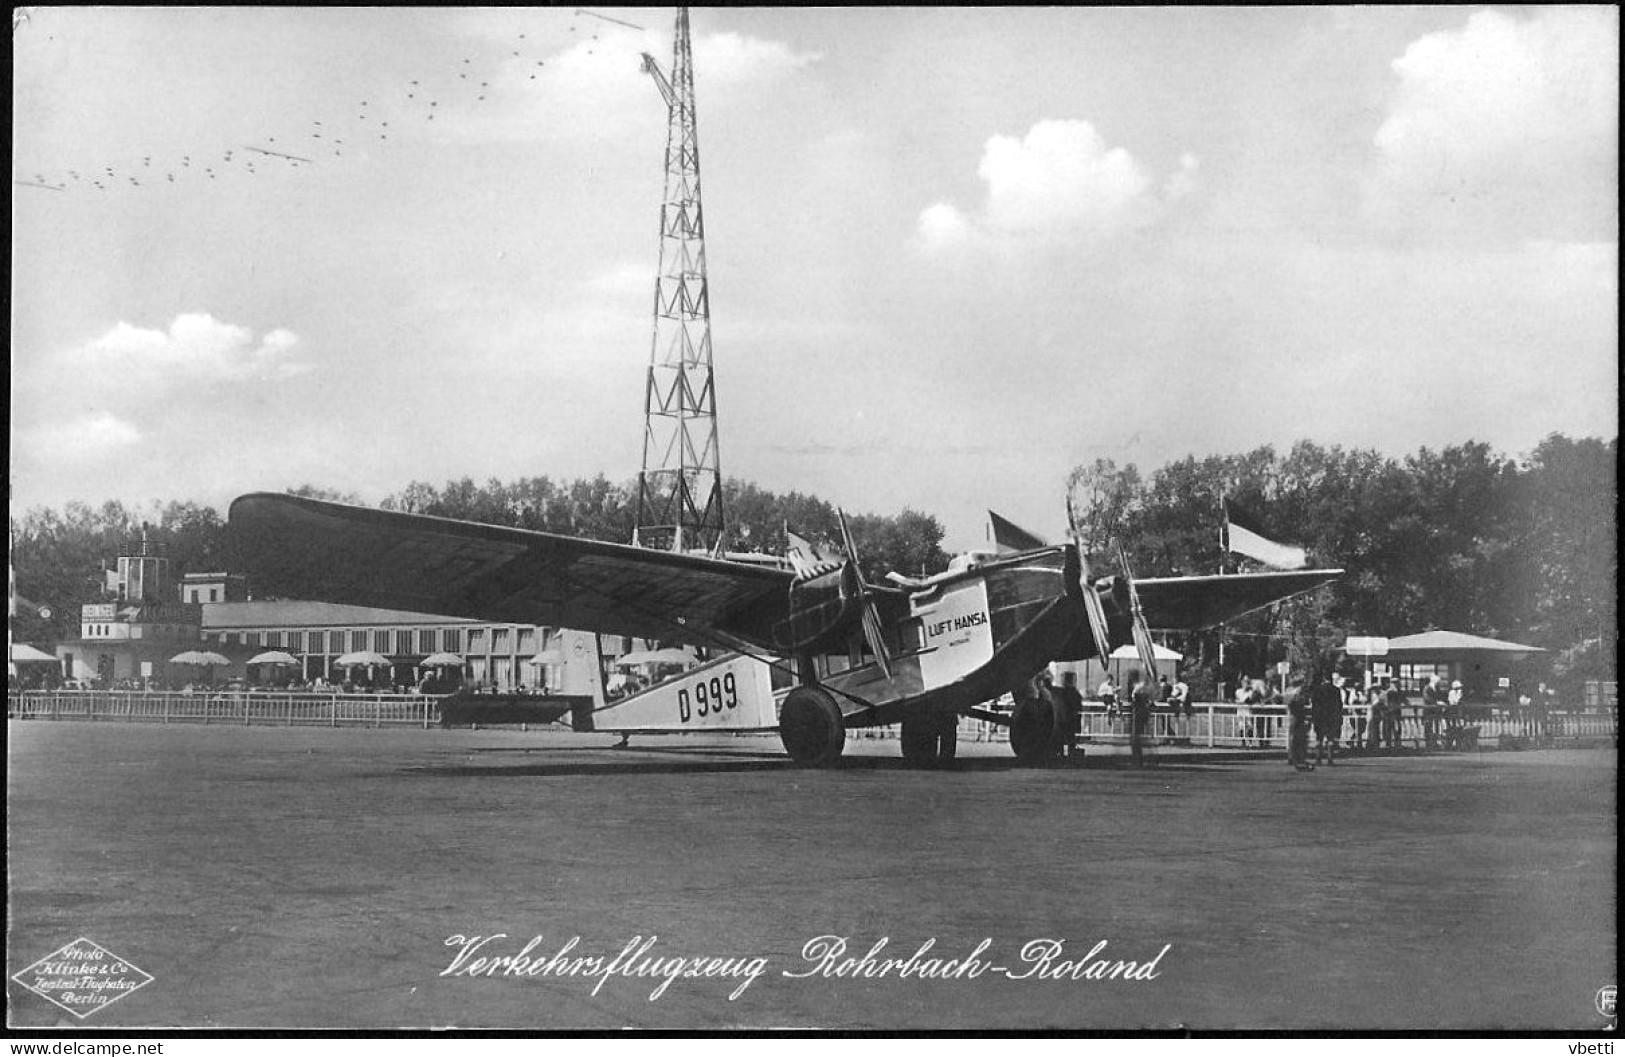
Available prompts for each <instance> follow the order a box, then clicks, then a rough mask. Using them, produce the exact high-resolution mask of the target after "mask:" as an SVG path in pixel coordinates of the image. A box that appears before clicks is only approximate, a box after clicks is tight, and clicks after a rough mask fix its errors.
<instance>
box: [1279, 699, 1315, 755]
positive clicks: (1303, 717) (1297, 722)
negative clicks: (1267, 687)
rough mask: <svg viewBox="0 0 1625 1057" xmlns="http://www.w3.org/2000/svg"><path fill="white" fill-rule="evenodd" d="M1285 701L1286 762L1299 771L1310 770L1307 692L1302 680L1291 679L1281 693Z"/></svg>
mask: <svg viewBox="0 0 1625 1057" xmlns="http://www.w3.org/2000/svg"><path fill="white" fill-rule="evenodd" d="M1282 696H1283V698H1284V700H1285V701H1286V714H1287V716H1288V717H1289V720H1290V726H1289V727H1288V730H1287V739H1286V762H1287V763H1290V764H1291V765H1292V766H1293V767H1296V768H1297V769H1298V770H1300V771H1312V770H1314V769H1315V765H1314V764H1312V763H1310V762H1309V694H1308V693H1307V692H1306V691H1305V690H1304V688H1303V682H1302V681H1301V680H1299V679H1293V680H1292V682H1291V684H1290V685H1289V686H1288V687H1287V690H1286V693H1285V694H1284V695H1282Z"/></svg>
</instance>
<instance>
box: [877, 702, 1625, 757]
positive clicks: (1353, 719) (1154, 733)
mask: <svg viewBox="0 0 1625 1057" xmlns="http://www.w3.org/2000/svg"><path fill="white" fill-rule="evenodd" d="M1129 722H1130V721H1129V717H1128V715H1127V713H1126V711H1125V712H1124V713H1121V714H1119V715H1115V716H1111V715H1107V714H1106V712H1105V711H1104V710H1103V709H1101V708H1100V707H1099V706H1098V705H1095V706H1094V707H1092V708H1091V707H1090V706H1089V705H1088V704H1086V705H1085V706H1084V713H1083V722H1082V724H1081V726H1082V731H1081V740H1082V741H1084V742H1100V743H1105V744H1124V745H1126V744H1128V743H1129V740H1130V733H1131V732H1130V729H1129ZM1428 726H1429V724H1428V723H1427V722H1425V721H1424V720H1423V717H1422V713H1421V709H1418V708H1407V709H1406V710H1405V712H1404V713H1403V714H1402V716H1401V719H1400V724H1399V730H1398V732H1397V733H1398V736H1399V746H1400V747H1402V748H1415V749H1422V748H1451V747H1460V748H1466V747H1471V746H1473V745H1476V744H1481V743H1483V742H1485V741H1490V742H1499V741H1501V740H1503V739H1511V738H1517V739H1519V740H1520V741H1523V742H1527V743H1531V744H1543V743H1547V742H1551V741H1553V740H1555V739H1573V738H1615V737H1618V735H1619V716H1618V713H1617V712H1584V713H1555V714H1551V715H1548V716H1546V717H1545V719H1544V721H1539V720H1536V719H1535V718H1533V717H1529V716H1522V717H1520V716H1511V715H1496V716H1493V717H1490V718H1478V719H1471V720H1468V721H1466V722H1465V723H1462V724H1460V728H1461V729H1462V730H1464V731H1469V732H1471V734H1470V735H1467V734H1458V733H1452V730H1451V728H1450V727H1449V725H1448V724H1446V722H1445V721H1444V720H1443V719H1439V720H1436V721H1435V722H1434V723H1433V727H1434V729H1433V731H1432V735H1431V737H1430V735H1429V731H1428ZM1290 732H1291V720H1290V718H1289V717H1288V716H1287V714H1286V708H1285V706H1282V705H1251V706H1249V705H1224V704H1217V703H1203V704H1196V705H1193V706H1192V707H1191V711H1190V712H1188V713H1186V712H1176V711H1174V710H1172V709H1167V708H1158V709H1155V710H1153V711H1152V713H1151V725H1150V728H1149V729H1148V730H1147V731H1146V739H1147V741H1148V742H1150V743H1152V744H1162V745H1192V746H1196V747H1206V748H1223V749H1280V750H1282V751H1285V749H1286V745H1287V738H1288V736H1289V735H1290ZM853 735H854V736H856V737H863V738H882V739H884V738H896V737H897V736H898V728H897V727H896V726H895V725H894V726H889V727H869V728H866V729H863V730H859V731H854V732H853ZM959 736H960V737H961V738H962V739H964V740H967V741H993V742H1003V741H1008V740H1009V736H1010V735H1009V729H1008V728H1007V727H1002V726H999V725H998V724H995V723H988V722H986V721H985V720H979V719H972V718H970V717H969V716H962V717H960V720H959ZM1340 740H1341V742H1342V743H1343V744H1344V745H1345V746H1349V745H1355V744H1358V745H1362V746H1370V745H1371V744H1372V739H1371V730H1370V724H1369V722H1368V721H1367V718H1366V714H1365V711H1364V710H1363V709H1361V710H1360V711H1358V712H1355V711H1349V712H1346V713H1345V714H1344V716H1343V730H1342V736H1341V738H1340ZM1384 747H1387V746H1384Z"/></svg>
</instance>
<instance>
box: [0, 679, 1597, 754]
mask: <svg viewBox="0 0 1625 1057" xmlns="http://www.w3.org/2000/svg"><path fill="white" fill-rule="evenodd" d="M1006 703H1007V702H1006ZM6 706H7V707H6V712H7V715H8V716H11V717H16V718H22V719H80V720H102V721H108V722H131V723H204V724H225V725H231V724H235V725H237V726H306V727H309V726H320V727H424V728H427V727H433V726H437V725H438V724H439V723H440V698H438V697H434V696H429V695H421V694H309V693H304V694H296V693H277V692H274V691H262V690H247V691H243V690H236V691H225V692H219V693H196V692H195V693H190V694H186V693H158V692H151V691H148V692H142V691H109V690H56V691H27V692H24V693H11V694H8V695H7V697H6ZM1289 722H1290V721H1289V720H1288V717H1287V715H1286V709H1285V708H1284V707H1283V706H1280V705H1252V706H1247V705H1223V704H1197V705H1194V706H1192V709H1191V711H1190V712H1188V713H1186V712H1176V711H1174V710H1171V709H1167V708H1158V709H1156V710H1154V711H1153V712H1152V714H1151V726H1150V729H1149V730H1148V731H1147V732H1146V735H1147V739H1148V740H1149V741H1150V742H1151V743H1152V744H1163V745H1169V744H1173V745H1192V746H1198V747H1207V748H1228V749H1282V750H1284V749H1285V748H1286V743H1287V736H1288V733H1289ZM1431 725H1432V726H1433V728H1434V729H1433V731H1432V733H1431V736H1430V732H1429V730H1428V727H1429V723H1427V722H1425V721H1424V720H1423V718H1422V715H1421V710H1420V709H1416V708H1407V709H1406V710H1405V712H1404V714H1403V717H1402V718H1401V720H1400V729H1399V743H1400V745H1401V746H1402V747H1405V748H1430V747H1432V748H1447V747H1470V746H1471V745H1473V744H1478V743H1482V742H1485V741H1501V740H1504V739H1513V738H1516V739H1518V740H1519V741H1522V742H1525V743H1528V744H1537V745H1538V744H1545V743H1549V742H1552V741H1554V740H1556V739H1565V740H1566V739H1574V738H1617V737H1618V736H1619V714H1618V712H1617V711H1606V712H1558V713H1552V714H1549V715H1547V716H1545V717H1544V718H1543V719H1537V718H1536V717H1534V716H1531V715H1524V716H1515V715H1507V714H1497V715H1495V716H1493V717H1490V718H1487V719H1472V720H1469V721H1467V722H1466V723H1464V724H1462V725H1461V726H1462V728H1464V729H1465V730H1467V731H1471V732H1473V733H1472V736H1471V737H1470V738H1468V737H1463V736H1462V735H1459V734H1453V733H1452V731H1451V728H1450V727H1449V725H1448V724H1446V723H1445V721H1444V720H1442V719H1440V720H1436V721H1434V722H1433V723H1432V724H1431ZM959 734H960V737H961V738H963V739H964V740H966V741H993V742H1003V741H1008V740H1009V730H1008V728H1006V727H1002V726H999V725H998V724H995V723H988V722H986V721H984V720H979V719H972V718H970V717H968V716H962V717H960V720H959ZM1129 734H1130V731H1129V717H1128V716H1127V715H1126V714H1119V715H1116V716H1110V715H1107V714H1106V713H1105V712H1104V711H1103V710H1102V709H1101V708H1100V707H1099V706H1098V705H1095V706H1093V707H1090V706H1088V705H1086V706H1085V710H1084V713H1083V723H1082V738H1083V740H1084V741H1086V742H1089V741H1093V742H1102V743H1107V744H1112V743H1121V744H1127V743H1128V741H1129ZM853 736H855V737H860V738H882V739H884V738H896V737H897V736H898V728H897V727H896V726H895V725H893V726H889V727H868V728H864V729H862V730H857V731H854V732H853ZM1342 741H1343V743H1344V744H1345V745H1353V744H1360V745H1370V744H1371V743H1372V739H1371V731H1370V729H1369V725H1368V723H1367V720H1366V715H1365V712H1364V710H1363V709H1362V710H1359V711H1358V712H1355V711H1350V712H1346V713H1345V714H1344V717H1343V732H1342Z"/></svg>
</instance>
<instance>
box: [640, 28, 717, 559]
mask: <svg viewBox="0 0 1625 1057" xmlns="http://www.w3.org/2000/svg"><path fill="white" fill-rule="evenodd" d="M643 69H644V72H646V73H648V74H649V75H650V76H651V77H653V78H654V82H655V85H656V87H658V88H659V89H660V94H661V96H662V97H663V98H664V99H665V100H666V110H667V125H666V195H665V199H664V200H663V202H662V203H661V206H660V273H659V275H658V276H657V277H656V278H655V312H654V340H653V343H652V345H651V347H650V351H649V384H648V386H647V388H646V390H645V393H644V421H645V426H644V434H643V469H642V470H641V471H639V473H638V512H637V521H636V523H635V527H634V528H633V536H632V538H633V541H634V542H635V543H638V544H639V545H641V546H645V547H654V548H658V549H661V550H673V551H696V550H706V551H717V550H719V549H720V547H721V544H722V539H723V518H722V470H721V468H720V466H719V464H718V459H717V398H716V386H715V382H714V381H713V379H712V374H711V299H710V293H709V289H708V287H707V285H706V279H705V214H704V213H703V211H702V210H701V208H700V143H699V136H698V131H697V126H696V124H695V117H694V60H693V55H692V53H691V51H690V48H689V37H688V8H686V7H680V8H678V9H677V39H676V40H675V42H674V43H673V44H672V71H671V77H670V78H669V79H668V78H667V77H666V75H665V74H664V73H663V72H662V71H661V69H660V64H659V63H658V62H656V61H655V58H654V56H652V55H650V54H648V53H647V52H645V53H644V56H643Z"/></svg>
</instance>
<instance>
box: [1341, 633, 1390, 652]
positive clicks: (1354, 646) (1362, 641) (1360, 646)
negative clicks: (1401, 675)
mask: <svg viewBox="0 0 1625 1057" xmlns="http://www.w3.org/2000/svg"><path fill="white" fill-rule="evenodd" d="M1343 650H1344V651H1345V652H1346V653H1348V655H1349V656H1350V657H1386V656H1387V655H1388V640H1387V639H1384V638H1378V637H1375V636H1366V635H1350V636H1349V637H1348V641H1347V642H1345V643H1344V644H1343Z"/></svg>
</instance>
